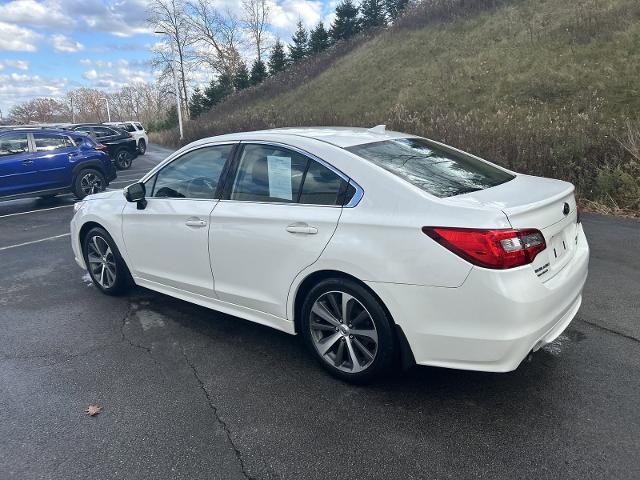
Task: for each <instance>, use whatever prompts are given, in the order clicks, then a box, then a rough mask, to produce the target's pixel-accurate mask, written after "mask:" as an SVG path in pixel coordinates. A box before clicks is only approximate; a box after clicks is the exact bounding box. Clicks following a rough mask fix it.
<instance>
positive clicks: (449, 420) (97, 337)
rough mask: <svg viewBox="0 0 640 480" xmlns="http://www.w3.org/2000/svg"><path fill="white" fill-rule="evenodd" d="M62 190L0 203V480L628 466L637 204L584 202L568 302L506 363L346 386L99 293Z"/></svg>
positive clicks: (296, 352)
mask: <svg viewBox="0 0 640 480" xmlns="http://www.w3.org/2000/svg"><path fill="white" fill-rule="evenodd" d="M167 153H168V151H165V150H163V149H159V148H157V147H151V148H150V149H149V150H148V153H147V155H145V156H144V157H139V158H138V159H137V160H136V161H135V162H134V166H133V168H132V170H130V171H127V172H121V175H120V178H118V179H117V181H116V182H118V183H115V184H113V187H114V188H122V187H123V186H125V185H126V184H128V183H131V182H132V181H134V180H135V179H137V178H139V177H140V176H141V175H142V173H144V172H145V171H146V170H148V169H149V168H151V167H152V166H153V165H154V164H156V163H158V162H159V161H160V160H162V159H163V158H164V156H165V155H166V154H167ZM72 204H73V199H72V197H71V196H66V197H60V198H57V199H54V200H52V201H49V202H46V203H43V202H40V201H37V200H20V201H11V202H0V331H1V332H2V333H1V334H0V339H1V340H0V478H2V479H13V478H19V479H39V478H46V479H49V478H51V479H58V478H60V479H71V478H78V479H80V478H81V479H87V478H92V479H122V478H126V479H146V478H148V479H158V478H167V479H168V478H172V479H173V478H210V479H215V478H219V479H234V478H252V479H272V478H273V479H276V478H289V479H302V478H304V479H316V478H317V479H347V478H348V479H368V478H380V479H387V478H402V479H413V478H416V479H417V478H438V479H440V478H454V479H461V478H505V479H514V478H532V479H533V478H535V479H540V478H576V479H585V478H607V479H610V478H624V479H626V478H628V479H637V478H640V462H639V461H638V458H639V456H640V343H639V341H640V256H639V255H638V251H639V250H640V222H638V221H636V220H627V219H616V218H608V217H602V216H596V215H588V214H585V215H584V220H583V222H584V227H585V230H586V233H587V236H588V239H589V242H590V244H591V248H592V256H591V266H590V276H589V280H588V284H587V287H586V290H585V298H584V303H583V305H582V308H581V309H580V312H579V313H578V317H577V318H576V319H575V320H574V322H573V323H572V324H571V326H570V327H569V329H568V330H567V331H566V332H565V333H564V334H563V335H562V336H561V337H560V338H559V339H558V340H557V341H556V342H554V343H553V344H551V345H549V346H547V347H545V348H544V349H543V350H542V351H540V352H538V353H536V354H535V355H533V356H531V357H530V358H529V359H528V360H526V361H525V362H524V363H523V364H522V365H521V366H520V367H519V368H518V370H516V371H515V372H512V373H508V374H483V373H474V372H461V371H454V370H445V369H436V368H426V367H415V368H413V369H412V370H410V371H409V372H407V373H404V374H398V375H396V376H394V377H393V378H388V379H386V380H384V381H382V382H380V383H378V384H376V385H372V386H367V387H356V386H351V385H347V384H344V383H341V382H340V381H337V380H334V379H333V378H331V377H329V376H327V375H326V374H325V373H324V372H323V371H322V370H321V369H320V368H319V367H317V366H316V364H315V363H314V361H313V359H312V358H311V357H310V356H309V355H308V354H307V353H306V352H305V350H304V348H303V346H302V345H301V342H299V341H298V339H297V338H296V337H292V336H288V335H286V334H283V333H280V332H277V331H274V330H270V329H267V328H265V327H261V326H259V325H255V324H252V323H249V322H246V321H243V320H240V319H236V318H234V317H230V316H227V315H222V314H218V313H216V312H213V311H210V310H206V309H204V308H200V307H197V306H195V305H191V304H188V303H185V302H182V301H179V300H175V299H172V298H170V297H166V296H163V295H160V294H156V293H154V292H151V291H148V290H144V289H137V290H136V291H134V292H133V293H132V294H130V295H128V296H126V297H120V298H111V297H107V296H104V295H101V294H100V293H99V292H98V291H97V290H96V289H95V288H94V287H93V286H92V285H91V284H90V281H89V280H88V278H87V276H86V275H85V274H84V272H83V271H81V270H80V269H79V268H78V267H77V265H76V264H75V262H74V261H73V255H72V252H71V248H70V244H69V238H68V231H69V228H68V222H69V220H70V219H71V216H72V213H73V211H72V208H71V206H72ZM91 403H97V404H99V405H101V406H102V407H103V412H102V413H101V414H100V415H98V416H96V417H88V416H86V415H85V414H84V413H83V411H84V409H85V408H87V405H88V404H91Z"/></svg>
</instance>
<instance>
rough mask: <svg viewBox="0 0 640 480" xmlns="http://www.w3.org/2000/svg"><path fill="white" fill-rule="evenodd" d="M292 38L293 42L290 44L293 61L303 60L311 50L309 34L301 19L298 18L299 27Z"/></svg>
mask: <svg viewBox="0 0 640 480" xmlns="http://www.w3.org/2000/svg"><path fill="white" fill-rule="evenodd" d="M291 40H292V41H293V43H292V44H290V45H289V58H291V61H292V62H297V61H298V60H302V59H303V58H304V57H306V56H307V55H308V52H309V36H308V35H307V30H306V29H305V28H304V25H302V21H301V20H298V28H297V29H296V31H295V33H294V34H293V37H291Z"/></svg>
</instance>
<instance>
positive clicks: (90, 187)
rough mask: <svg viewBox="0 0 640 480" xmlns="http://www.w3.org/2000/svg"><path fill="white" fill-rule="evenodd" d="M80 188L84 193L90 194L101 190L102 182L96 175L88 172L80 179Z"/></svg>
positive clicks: (102, 188) (102, 187)
mask: <svg viewBox="0 0 640 480" xmlns="http://www.w3.org/2000/svg"><path fill="white" fill-rule="evenodd" d="M80 188H81V189H82V192H83V193H84V194H85V195H91V194H92V193H98V192H102V191H103V190H104V184H103V182H102V179H101V178H100V177H99V176H98V175H96V174H95V173H91V172H88V173H85V174H84V175H83V176H82V178H81V179H80Z"/></svg>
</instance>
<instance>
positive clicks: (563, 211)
mask: <svg viewBox="0 0 640 480" xmlns="http://www.w3.org/2000/svg"><path fill="white" fill-rule="evenodd" d="M570 211H571V207H570V206H569V204H568V203H567V202H564V207H562V213H564V214H565V215H569V212H570Z"/></svg>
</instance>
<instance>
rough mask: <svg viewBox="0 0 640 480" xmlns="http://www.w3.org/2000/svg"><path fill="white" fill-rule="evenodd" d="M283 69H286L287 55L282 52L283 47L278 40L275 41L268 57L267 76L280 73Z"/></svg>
mask: <svg viewBox="0 0 640 480" xmlns="http://www.w3.org/2000/svg"><path fill="white" fill-rule="evenodd" d="M285 68H287V54H286V53H285V52H284V45H283V44H282V42H281V41H280V39H277V40H276V43H275V45H274V46H273V49H272V50H271V56H270V57H269V75H274V74H276V73H278V72H282V71H284V69H285Z"/></svg>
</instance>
